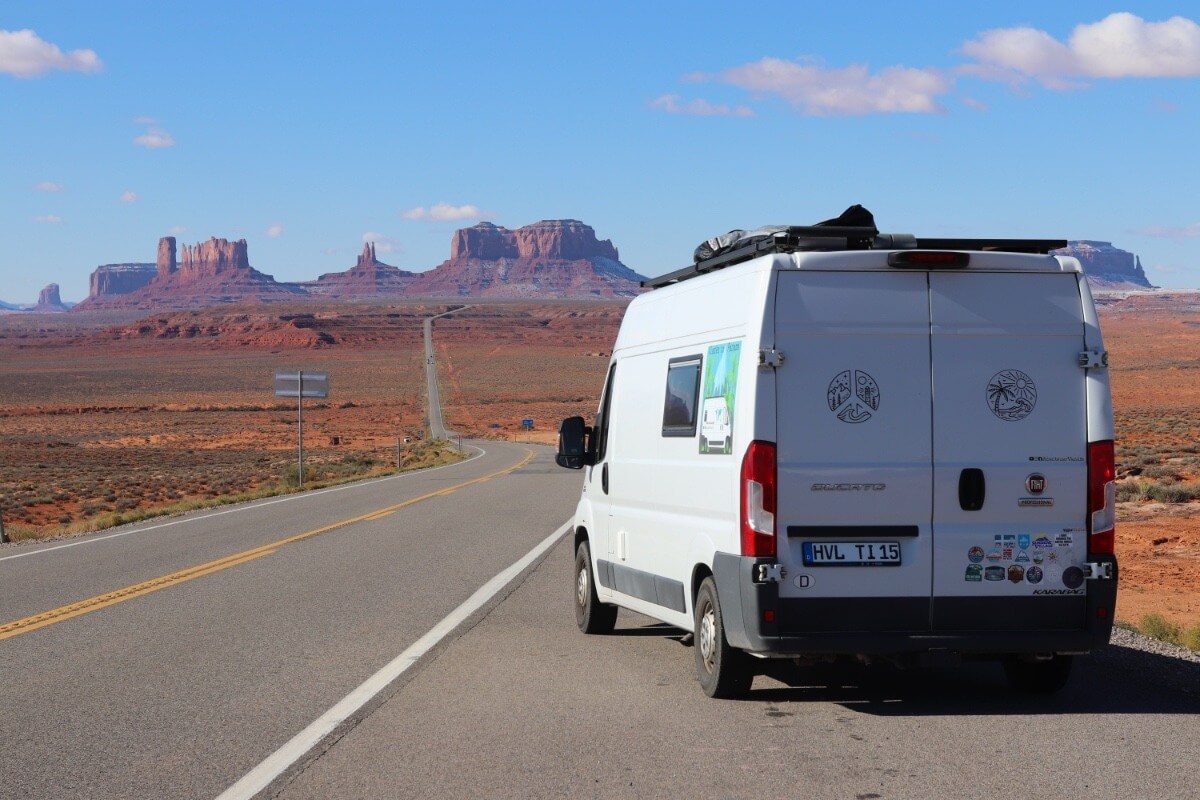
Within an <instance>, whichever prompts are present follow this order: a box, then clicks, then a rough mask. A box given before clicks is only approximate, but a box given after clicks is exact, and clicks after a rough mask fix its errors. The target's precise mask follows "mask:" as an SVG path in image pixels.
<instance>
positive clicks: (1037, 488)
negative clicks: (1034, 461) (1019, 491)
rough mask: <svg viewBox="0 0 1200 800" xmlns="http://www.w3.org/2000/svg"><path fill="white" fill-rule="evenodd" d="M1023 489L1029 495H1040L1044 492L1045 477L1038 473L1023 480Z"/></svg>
mask: <svg viewBox="0 0 1200 800" xmlns="http://www.w3.org/2000/svg"><path fill="white" fill-rule="evenodd" d="M1025 488H1026V489H1027V490H1028V491H1029V493H1030V494H1041V493H1042V492H1044V491H1046V476H1045V475H1042V474H1040V473H1037V472H1035V473H1033V474H1032V475H1030V476H1029V477H1028V478H1026V479H1025Z"/></svg>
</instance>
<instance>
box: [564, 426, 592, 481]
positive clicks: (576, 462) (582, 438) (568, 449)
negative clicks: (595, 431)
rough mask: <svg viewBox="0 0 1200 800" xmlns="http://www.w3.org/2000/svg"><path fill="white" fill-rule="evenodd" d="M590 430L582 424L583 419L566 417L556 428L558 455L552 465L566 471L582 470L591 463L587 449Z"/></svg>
mask: <svg viewBox="0 0 1200 800" xmlns="http://www.w3.org/2000/svg"><path fill="white" fill-rule="evenodd" d="M590 433H591V429H590V428H588V427H587V426H586V425H584V423H583V417H567V418H566V419H564V420H563V421H562V424H561V425H559V426H558V455H556V456H555V457H554V463H555V464H558V465H559V466H560V467H566V468H567V469H583V468H584V467H585V466H587V465H588V464H591V463H593V462H592V460H591V454H590V453H589V452H588V449H587V437H588V435H589V434H590Z"/></svg>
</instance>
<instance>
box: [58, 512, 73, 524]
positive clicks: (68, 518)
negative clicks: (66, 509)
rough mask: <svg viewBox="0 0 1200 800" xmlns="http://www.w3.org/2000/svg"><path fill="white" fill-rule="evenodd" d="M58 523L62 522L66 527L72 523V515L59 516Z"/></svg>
mask: <svg viewBox="0 0 1200 800" xmlns="http://www.w3.org/2000/svg"><path fill="white" fill-rule="evenodd" d="M58 521H59V522H61V523H62V524H63V525H66V524H67V523H68V522H70V521H71V515H70V514H62V515H60V516H59V518H58Z"/></svg>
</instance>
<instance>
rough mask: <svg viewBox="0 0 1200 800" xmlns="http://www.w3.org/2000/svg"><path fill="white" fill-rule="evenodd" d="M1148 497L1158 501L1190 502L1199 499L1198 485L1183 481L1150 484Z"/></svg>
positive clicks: (1199, 486)
mask: <svg viewBox="0 0 1200 800" xmlns="http://www.w3.org/2000/svg"><path fill="white" fill-rule="evenodd" d="M1150 499H1151V500H1157V501H1158V502H1160V503H1190V502H1192V501H1193V500H1198V499H1200V485H1189V484H1184V483H1171V484H1157V485H1152V486H1151V487H1150Z"/></svg>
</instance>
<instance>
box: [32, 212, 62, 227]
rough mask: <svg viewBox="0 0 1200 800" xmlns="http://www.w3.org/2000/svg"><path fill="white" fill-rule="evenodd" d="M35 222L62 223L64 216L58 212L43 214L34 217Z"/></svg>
mask: <svg viewBox="0 0 1200 800" xmlns="http://www.w3.org/2000/svg"><path fill="white" fill-rule="evenodd" d="M33 221H34V222H44V223H46V224H48V225H61V224H62V217H60V216H59V215H58V214H41V215H39V216H36V217H34V218H33Z"/></svg>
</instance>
